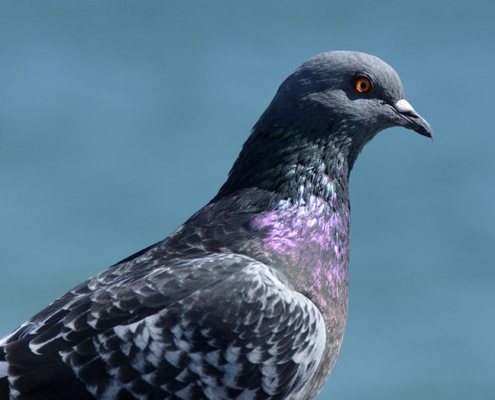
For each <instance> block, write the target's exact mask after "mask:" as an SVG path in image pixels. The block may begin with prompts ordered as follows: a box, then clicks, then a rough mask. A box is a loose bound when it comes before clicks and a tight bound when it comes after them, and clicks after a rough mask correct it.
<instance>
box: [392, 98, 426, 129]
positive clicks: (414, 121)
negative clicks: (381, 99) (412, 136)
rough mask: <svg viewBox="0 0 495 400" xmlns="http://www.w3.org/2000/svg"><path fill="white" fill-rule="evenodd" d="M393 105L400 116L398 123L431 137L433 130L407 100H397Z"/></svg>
mask: <svg viewBox="0 0 495 400" xmlns="http://www.w3.org/2000/svg"><path fill="white" fill-rule="evenodd" d="M393 107H394V109H395V111H396V112H397V113H398V114H399V116H400V117H401V118H400V121H399V125H401V126H403V127H404V128H407V129H412V130H413V131H416V132H418V133H419V134H420V135H423V136H426V137H429V138H432V139H433V131H432V129H431V127H430V124H428V122H426V120H425V119H424V118H423V117H422V116H421V115H419V114H418V113H417V112H416V111H415V110H414V108H413V107H412V106H411V105H410V104H409V102H408V101H407V100H405V99H402V100H399V101H398V102H397V103H395V104H394V106H393Z"/></svg>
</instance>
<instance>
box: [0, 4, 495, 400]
mask: <svg viewBox="0 0 495 400" xmlns="http://www.w3.org/2000/svg"><path fill="white" fill-rule="evenodd" d="M494 12H495V3H493V2H488V1H480V2H471V1H464V0H462V1H456V2H451V1H445V0H442V1H437V2H431V1H416V2H397V1H379V2H368V1H364V0H357V1H353V2H344V1H341V2H332V1H311V0H310V1H304V2H303V1H299V2H296V1H270V2H261V1H251V2H237V1H232V0H230V1H211V2H205V1H181V2H178V1H142V2H139V1H127V0H119V1H115V0H112V1H105V2H102V1H84V2H81V1H52V0H45V1H43V2H39V1H33V0H25V1H22V2H3V3H2V4H1V5H0V187H1V190H0V254H1V262H0V274H1V280H0V336H3V335H4V334H7V333H9V332H10V331H11V330H12V329H14V328H15V327H16V326H17V325H19V324H20V323H22V322H23V321H24V320H25V319H27V318H28V317H30V316H31V315H32V314H34V313H35V312H36V311H38V310H39V309H41V308H42V307H43V306H45V305H46V304H47V303H49V302H50V301H52V300H53V299H54V298H55V297H57V296H59V295H61V294H63V293H64V292H65V291H66V290H67V289H69V288H70V287H72V286H74V285H75V284H77V283H79V282H80V281H82V280H83V279H85V278H87V277H89V276H90V275H92V274H94V273H96V272H98V271H99V270H101V269H103V268H105V267H107V266H109V265H110V264H112V263H114V262H116V261H118V260H120V259H122V258H124V257H126V256H127V255H129V254H131V253H132V252H135V251H137V250H140V249H141V248H143V247H145V246H147V245H149V244H151V243H154V242H156V241H158V240H160V239H162V238H164V237H166V236H167V235H168V234H169V233H170V232H171V231H173V230H174V229H175V228H176V227H177V226H179V225H180V224H181V223H182V222H183V221H184V220H185V219H186V218H187V217H189V216H190V215H191V214H192V213H193V212H195V211H196V210H198V209H199V208H200V207H202V206H203V205H204V204H205V203H206V202H207V201H208V200H209V199H210V198H211V197H212V196H213V195H214V194H215V193H216V191H217V190H218V188H219V187H220V185H221V184H222V183H223V181H224V180H225V178H226V175H227V172H228V170H229V169H230V166H231V164H232V162H233V161H234V159H235V158H236V156H237V154H238V152H239V150H240V148H241V145H242V143H243V142H244V140H245V139H246V138H247V136H248V134H249V131H250V129H251V127H252V126H253V125H254V123H255V122H256V120H257V118H258V117H259V115H260V114H261V112H262V111H263V110H264V108H265V107H266V106H267V105H268V103H269V101H270V100H271V98H272V96H273V95H274V93H275V91H276V89H277V87H278V85H279V84H280V83H281V82H282V80H283V79H284V78H285V77H286V76H287V75H288V74H290V73H291V72H292V71H293V70H294V69H295V68H296V67H298V66H299V65H300V64H301V63H302V62H304V61H305V60H306V59H308V58H310V57H311V56H313V55H315V54H318V53H321V52H323V51H328V50H337V49H348V50H360V51H365V52H368V53H372V54H375V55H377V56H379V57H381V58H382V59H384V60H385V61H387V62H388V63H390V64H391V65H392V66H393V67H394V68H395V69H396V70H397V71H398V72H399V74H400V75H401V77H402V80H403V83H404V86H405V88H406V94H407V99H408V100H409V101H410V102H411V104H413V105H414V106H415V108H416V110H417V111H419V112H420V113H421V114H422V115H423V116H424V117H425V118H427V119H428V120H429V122H430V124H431V125H432V127H433V129H434V131H435V140H434V141H433V142H432V141H431V140H427V139H426V138H424V137H420V136H419V135H416V134H415V133H414V132H411V131H406V130H404V129H391V130H388V131H386V132H383V133H382V134H380V135H379V136H378V137H377V138H376V139H375V140H374V141H373V142H372V143H370V144H369V145H368V146H367V148H366V149H365V151H364V152H363V154H362V155H361V157H360V159H359V160H358V162H357V164H356V166H355V169H354V171H353V174H352V178H351V201H352V212H353V215H352V217H353V218H352V219H353V221H352V223H353V226H352V229H353V234H352V248H351V298H350V311H349V318H348V325H347V331H346V336H345V339H344V344H343V347H342V351H341V354H340V357H339V360H338V362H337V365H336V367H335V369H334V372H333V374H332V376H331V378H330V380H329V382H328V384H327V385H326V387H325V389H324V390H323V392H322V393H321V395H320V397H319V400H322V399H341V400H342V399H346V400H347V399H349V400H351V399H380V400H387V399H391V400H392V399H394V400H395V399H451V400H456V399H493V398H494V396H495V395H494V393H495V311H494V310H495V307H494V305H495V290H494V288H495V266H494V262H493V254H494V252H493V249H494V248H495V228H494V226H495V206H494V194H495V190H494V188H495V183H494V173H495V157H494V148H495V133H494V132H493V130H494V129H493V115H494V109H495V107H494V106H495V99H494V93H495V79H494V65H495V44H494V37H495V25H494V24H493V18H492V17H493V14H494Z"/></svg>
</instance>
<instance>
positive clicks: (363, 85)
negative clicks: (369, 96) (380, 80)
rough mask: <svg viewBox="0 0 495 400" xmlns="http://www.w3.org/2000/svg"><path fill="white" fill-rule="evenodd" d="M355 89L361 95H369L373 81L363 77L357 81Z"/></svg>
mask: <svg viewBox="0 0 495 400" xmlns="http://www.w3.org/2000/svg"><path fill="white" fill-rule="evenodd" d="M354 88H355V89H356V90H357V91H358V92H359V93H368V92H369V91H370V90H371V81H370V80H369V79H368V78H365V77H364V76H361V77H359V78H357V79H356V81H355V83H354Z"/></svg>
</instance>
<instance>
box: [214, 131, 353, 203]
mask: <svg viewBox="0 0 495 400" xmlns="http://www.w3.org/2000/svg"><path fill="white" fill-rule="evenodd" d="M341 137H342V136H335V137H331V138H329V139H325V140H324V139H322V138H321V136H320V137H318V136H317V135H314V137H313V138H312V139H311V135H307V134H304V135H303V134H298V132H291V133H290V134H279V135H276V134H273V133H271V134H270V135H265V134H264V132H256V131H255V132H253V134H252V135H251V137H250V138H249V139H248V141H247V142H246V144H245V145H244V148H243V149H242V151H241V154H240V155H239V158H238V159H237V160H236V162H235V163H234V166H233V168H232V170H231V171H230V174H229V178H228V180H227V182H226V183H225V184H224V185H223V186H222V188H221V189H220V191H219V193H218V194H217V196H216V197H215V199H214V200H218V199H219V198H221V197H224V196H229V195H231V194H234V193H236V192H239V191H241V190H245V189H248V188H255V189H261V190H266V191H269V192H272V193H274V194H275V195H276V197H277V198H278V199H279V200H285V201H289V202H290V203H293V204H295V205H298V204H307V202H308V201H309V199H310V198H314V197H317V198H320V199H322V200H324V201H326V202H329V201H331V200H332V199H335V197H340V198H341V199H347V196H348V181H349V172H350V168H351V167H352V164H353V163H354V160H353V159H350V158H351V157H354V156H353V155H352V153H353V152H352V148H351V146H349V145H348V144H347V143H346V141H345V140H341V139H340V138H341ZM299 138H302V139H300V140H299Z"/></svg>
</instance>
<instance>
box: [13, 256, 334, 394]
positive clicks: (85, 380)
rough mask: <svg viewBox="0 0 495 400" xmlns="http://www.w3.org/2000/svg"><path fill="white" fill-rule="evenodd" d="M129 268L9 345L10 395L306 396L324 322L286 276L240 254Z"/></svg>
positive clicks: (55, 309)
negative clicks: (138, 271) (128, 275)
mask: <svg viewBox="0 0 495 400" xmlns="http://www.w3.org/2000/svg"><path fill="white" fill-rule="evenodd" d="M125 268H128V266H126V264H125V263H124V264H123V265H122V266H119V265H117V266H114V267H112V269H110V270H107V271H104V272H103V273H101V274H99V275H96V276H95V277H94V278H93V279H91V280H89V281H87V282H85V283H84V284H82V285H80V286H79V287H78V288H76V289H75V290H74V291H71V292H70V293H72V295H69V294H68V295H66V296H64V297H62V298H61V299H59V300H58V301H56V302H55V303H53V304H52V305H51V306H50V307H49V308H48V309H47V311H45V312H42V313H40V314H39V315H38V316H37V317H36V316H35V317H34V318H33V320H32V321H30V322H28V323H27V324H25V326H23V327H21V328H19V330H18V331H16V332H14V333H13V334H12V335H11V336H10V337H8V338H7V339H6V340H5V341H4V346H5V352H6V359H7V361H8V362H9V374H10V383H11V385H12V387H13V393H14V394H16V393H21V392H22V393H26V394H28V393H37V392H40V390H41V391H44V392H46V393H48V392H50V393H51V394H52V395H54V396H59V397H52V398H67V396H68V395H69V394H70V398H79V399H90V398H94V397H96V398H99V399H191V400H193V399H194V400H197V399H215V400H216V399H218V400H221V399H299V398H302V395H303V394H304V392H305V391H306V389H307V385H308V383H309V382H310V380H311V377H312V376H313V374H314V372H315V371H316V369H317V367H318V365H319V362H320V360H321V358H322V354H323V351H324V348H325V339H326V334H325V325H324V322H323V318H322V316H321V314H320V312H319V311H318V310H317V308H316V307H315V306H314V304H313V303H312V302H310V301H309V300H308V299H307V298H306V297H304V296H303V295H301V294H300V293H298V292H295V291H293V290H292V289H291V288H290V287H289V286H288V285H287V284H285V283H283V277H279V276H277V275H276V273H275V272H274V271H273V270H271V269H270V268H269V267H267V266H266V265H264V264H261V263H258V262H256V261H254V260H252V259H250V258H248V257H244V256H241V255H234V254H216V255H208V256H205V257H203V258H199V259H198V258H195V259H192V260H177V261H175V262H171V265H169V266H167V267H156V266H155V267H153V268H150V269H147V268H143V271H142V272H141V276H136V275H139V274H136V273H134V274H133V278H132V279H130V278H129V279H127V278H126V274H123V273H122V269H125ZM119 269H120V271H119ZM57 302H58V304H57ZM75 393H77V394H78V395H77V396H79V397H77V396H76V395H75ZM64 396H65V397H64ZM36 398H40V399H41V398H42V397H39V396H38V397H36Z"/></svg>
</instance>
